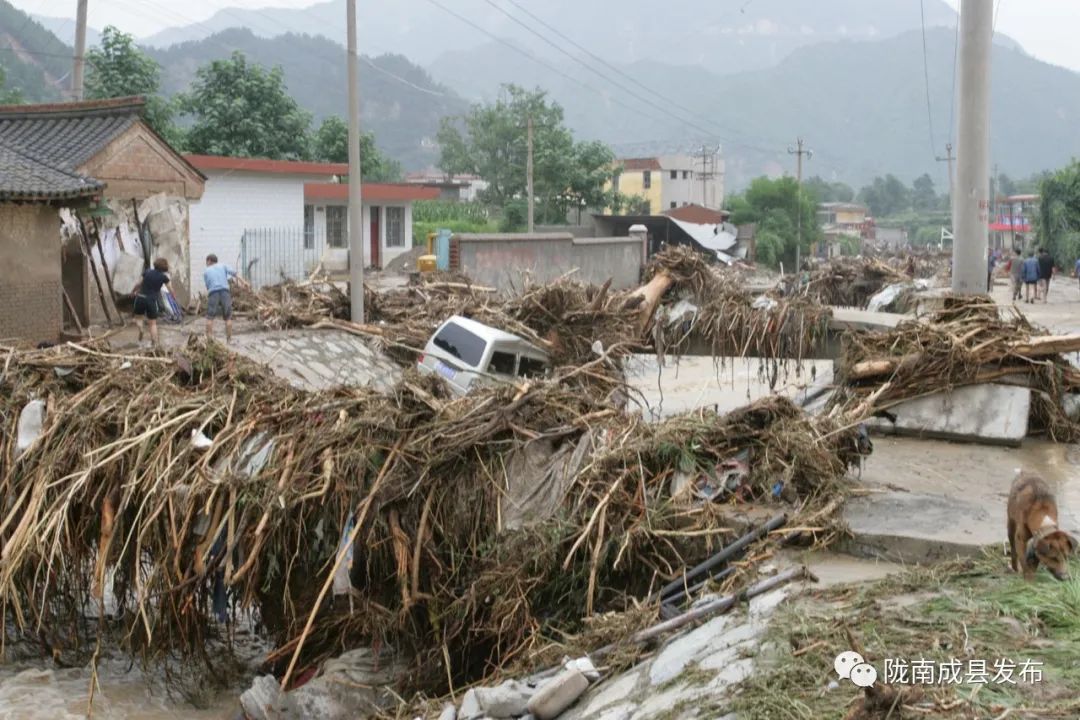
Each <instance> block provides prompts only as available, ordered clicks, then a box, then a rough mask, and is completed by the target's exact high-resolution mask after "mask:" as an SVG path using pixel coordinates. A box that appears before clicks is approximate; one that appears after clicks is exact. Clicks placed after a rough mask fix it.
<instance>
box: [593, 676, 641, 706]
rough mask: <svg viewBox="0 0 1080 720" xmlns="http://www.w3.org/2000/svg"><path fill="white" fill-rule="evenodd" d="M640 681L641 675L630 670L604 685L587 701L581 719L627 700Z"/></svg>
mask: <svg viewBox="0 0 1080 720" xmlns="http://www.w3.org/2000/svg"><path fill="white" fill-rule="evenodd" d="M640 679H641V673H640V672H639V671H637V670H631V671H630V672H628V673H626V674H625V675H620V676H619V677H618V678H615V679H614V680H611V681H609V682H606V683H604V684H603V685H601V686H600V687H599V688H597V690H598V691H599V692H597V693H596V694H595V695H593V696H592V697H591V698H590V699H589V702H588V704H587V705H585V709H584V710H582V711H581V717H583V718H587V717H589V716H590V715H592V714H594V713H597V712H599V711H600V710H603V709H604V708H606V707H607V706H609V705H614V704H615V703H617V702H622V701H624V700H627V699H628V698H629V697H630V696H631V694H633V692H634V690H636V689H637V686H638V681H639V680H640Z"/></svg>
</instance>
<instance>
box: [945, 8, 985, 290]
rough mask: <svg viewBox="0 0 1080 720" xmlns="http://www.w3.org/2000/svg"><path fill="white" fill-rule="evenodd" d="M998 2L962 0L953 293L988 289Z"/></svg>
mask: <svg viewBox="0 0 1080 720" xmlns="http://www.w3.org/2000/svg"><path fill="white" fill-rule="evenodd" d="M993 34H994V4H993V3H991V2H986V0H962V1H961V4H960V83H959V95H960V97H959V100H958V102H957V105H958V106H959V114H958V120H957V128H956V129H957V138H958V140H957V142H958V145H959V147H958V149H957V154H958V155H959V157H958V164H957V168H956V189H957V193H956V195H955V196H954V199H953V234H954V235H955V239H954V240H953V268H952V270H953V272H952V289H953V292H956V293H963V294H982V293H985V292H986V272H987V262H988V261H987V249H988V247H989V243H988V233H989V228H988V227H987V222H988V220H989V208H990V203H989V201H988V198H987V193H988V191H989V182H988V179H989V178H988V175H989V173H990V48H991V41H992V39H993Z"/></svg>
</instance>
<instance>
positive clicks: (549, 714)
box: [528, 670, 589, 720]
mask: <svg viewBox="0 0 1080 720" xmlns="http://www.w3.org/2000/svg"><path fill="white" fill-rule="evenodd" d="M588 689H589V680H588V679H587V678H586V677H585V676H584V675H582V674H581V672H580V671H578V670H565V671H563V672H561V673H559V674H558V675H556V676H555V677H553V678H552V679H551V680H549V681H548V682H547V683H545V684H544V685H543V686H542V687H541V688H540V689H539V690H537V691H536V694H535V695H533V696H532V699H531V700H529V706H528V710H529V712H530V713H531V714H533V715H535V716H536V717H537V720H553V719H554V718H557V717H558V716H559V715H560V714H561V713H562V711H563V710H565V709H566V708H568V707H570V706H571V705H573V704H574V703H575V702H576V701H577V699H578V698H579V697H581V696H582V695H583V694H584V693H585V691H586V690H588Z"/></svg>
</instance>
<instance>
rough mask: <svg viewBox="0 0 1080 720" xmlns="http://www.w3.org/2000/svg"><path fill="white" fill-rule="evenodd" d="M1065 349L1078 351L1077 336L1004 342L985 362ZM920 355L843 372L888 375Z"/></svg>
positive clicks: (856, 366)
mask: <svg viewBox="0 0 1080 720" xmlns="http://www.w3.org/2000/svg"><path fill="white" fill-rule="evenodd" d="M1068 352H1080V335H1049V336H1046V337H1037V338H1031V339H1030V340H1025V341H1022V342H1012V343H1009V344H1008V345H1006V346H1005V348H1004V350H1003V351H996V352H994V353H993V354H992V355H990V354H988V357H987V358H986V362H987V363H990V362H992V361H995V360H1001V359H1003V358H1005V357H1008V356H1009V355H1020V356H1023V357H1028V358H1036V357H1048V356H1050V355H1058V354H1060V353H1068ZM921 357H922V355H919V354H913V355H903V356H901V357H898V358H882V359H875V360H863V361H862V362H857V363H855V364H854V365H852V366H851V369H850V370H849V371H848V372H847V373H845V377H846V379H847V380H849V381H852V380H866V379H868V378H875V377H881V376H883V375H891V374H892V373H894V372H896V370H898V369H899V368H901V367H903V366H913V365H916V364H917V363H918V362H919V360H920V358H921Z"/></svg>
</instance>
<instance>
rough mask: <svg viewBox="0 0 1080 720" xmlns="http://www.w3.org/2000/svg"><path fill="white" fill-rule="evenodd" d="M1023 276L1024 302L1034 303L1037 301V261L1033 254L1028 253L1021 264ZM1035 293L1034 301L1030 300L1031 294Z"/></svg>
mask: <svg viewBox="0 0 1080 720" xmlns="http://www.w3.org/2000/svg"><path fill="white" fill-rule="evenodd" d="M1023 275H1024V302H1028V303H1030V302H1034V301H1035V300H1038V299H1039V286H1038V283H1039V259H1038V258H1036V257H1035V253H1033V252H1030V251H1029V252H1028V256H1027V258H1025V260H1024V264H1023ZM1032 290H1034V291H1035V300H1032V299H1031V292H1032Z"/></svg>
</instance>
